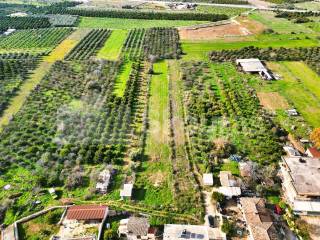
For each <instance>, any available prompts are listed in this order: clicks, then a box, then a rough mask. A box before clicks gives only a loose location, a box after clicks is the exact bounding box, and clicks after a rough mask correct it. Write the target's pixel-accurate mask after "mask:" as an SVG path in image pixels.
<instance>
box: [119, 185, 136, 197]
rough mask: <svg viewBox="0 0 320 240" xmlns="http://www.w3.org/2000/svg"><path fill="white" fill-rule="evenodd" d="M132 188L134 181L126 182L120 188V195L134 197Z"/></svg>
mask: <svg viewBox="0 0 320 240" xmlns="http://www.w3.org/2000/svg"><path fill="white" fill-rule="evenodd" d="M132 189H133V184H132V183H125V184H123V188H122V189H121V190H120V197H121V199H126V198H127V199H131V197H132Z"/></svg>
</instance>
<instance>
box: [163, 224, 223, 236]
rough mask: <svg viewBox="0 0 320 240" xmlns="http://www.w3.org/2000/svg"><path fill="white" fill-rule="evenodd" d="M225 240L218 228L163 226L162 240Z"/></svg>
mask: <svg viewBox="0 0 320 240" xmlns="http://www.w3.org/2000/svg"><path fill="white" fill-rule="evenodd" d="M182 239H188V240H213V239H217V240H225V239H227V238H226V234H225V233H224V232H222V231H221V230H220V229H219V228H210V227H208V226H204V225H180V224H166V225H164V232H163V240H182Z"/></svg>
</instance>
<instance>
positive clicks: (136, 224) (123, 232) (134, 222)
mask: <svg viewBox="0 0 320 240" xmlns="http://www.w3.org/2000/svg"><path fill="white" fill-rule="evenodd" d="M118 234H119V237H126V238H127V239H128V240H138V239H143V240H153V239H155V231H154V229H153V228H150V224H149V221H148V219H147V218H144V217H130V218H127V219H122V220H121V221H120V226H119V229H118Z"/></svg>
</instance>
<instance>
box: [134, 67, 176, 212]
mask: <svg viewBox="0 0 320 240" xmlns="http://www.w3.org/2000/svg"><path fill="white" fill-rule="evenodd" d="M154 72H155V74H154V75H153V76H152V79H151V86H150V99H149V131H148V135H147V144H146V151H145V153H146V155H147V160H146V161H144V162H143V163H142V166H141V169H140V171H139V172H138V176H137V181H136V185H137V186H138V194H137V199H138V200H141V201H143V202H144V203H145V204H148V205H153V206H159V205H168V204H170V203H172V201H173V199H172V192H171V188H172V187H171V163H170V158H169V156H170V148H169V122H168V121H169V105H168V104H169V95H168V94H169V92H168V91H169V85H168V84H169V82H168V78H167V73H168V69H167V62H165V61H162V62H158V63H155V64H154Z"/></svg>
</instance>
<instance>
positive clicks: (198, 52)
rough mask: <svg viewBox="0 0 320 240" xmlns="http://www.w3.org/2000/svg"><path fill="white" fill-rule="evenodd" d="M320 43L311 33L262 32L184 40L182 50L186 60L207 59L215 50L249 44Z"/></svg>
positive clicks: (304, 44) (262, 45)
mask: <svg viewBox="0 0 320 240" xmlns="http://www.w3.org/2000/svg"><path fill="white" fill-rule="evenodd" d="M318 45H319V40H317V39H316V36H315V35H311V34H308V35H307V34H281V35H278V34H268V35H267V34H261V35H258V36H255V37H253V36H251V37H248V38H246V40H243V39H242V40H241V41H233V42H230V41H229V42H226V41H224V40H216V41H208V42H206V41H182V44H181V46H182V50H183V52H184V53H185V54H186V55H184V56H183V59H184V60H197V59H199V60H207V59H208V58H207V57H208V53H209V52H210V51H213V50H223V49H239V48H243V47H248V46H255V47H260V48H267V47H274V48H279V47H287V48H293V47H314V46H318Z"/></svg>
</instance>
